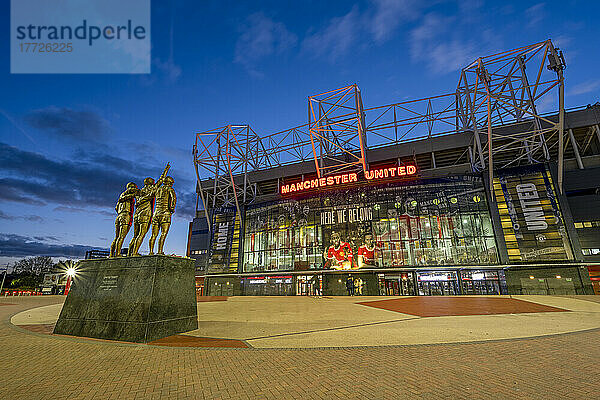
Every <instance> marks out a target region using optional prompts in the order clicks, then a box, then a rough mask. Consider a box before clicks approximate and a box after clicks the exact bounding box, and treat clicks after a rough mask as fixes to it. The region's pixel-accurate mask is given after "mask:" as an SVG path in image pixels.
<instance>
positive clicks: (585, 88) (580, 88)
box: [569, 79, 600, 96]
mask: <svg viewBox="0 0 600 400" xmlns="http://www.w3.org/2000/svg"><path fill="white" fill-rule="evenodd" d="M598 89H600V79H593V80H588V81H585V82H581V83H578V84H577V85H575V86H573V87H572V88H571V89H570V90H569V94H570V95H572V96H577V95H580V94H586V93H590V92H595V91H597V90H598Z"/></svg>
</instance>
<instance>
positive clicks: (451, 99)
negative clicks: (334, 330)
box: [188, 40, 600, 295]
mask: <svg viewBox="0 0 600 400" xmlns="http://www.w3.org/2000/svg"><path fill="white" fill-rule="evenodd" d="M564 67H565V62H564V59H563V57H562V53H561V52H560V51H559V50H558V49H557V48H555V47H554V46H553V44H552V42H551V41H550V40H548V41H545V42H541V43H536V44H533V45H530V46H525V47H522V48H519V49H515V50H511V51H507V52H504V53H500V54H495V55H492V56H487V57H481V58H479V59H477V60H476V61H474V62H473V63H472V64H470V65H469V66H467V67H465V68H464V69H462V71H461V73H460V79H459V84H458V87H457V88H456V90H455V91H453V92H452V93H449V94H444V95H439V96H434V97H429V98H424V99H418V100H410V101H404V102H401V103H395V104H389V105H384V106H377V107H372V108H364V107H363V104H362V95H361V92H360V90H359V88H358V86H357V85H350V86H347V87H343V88H340V89H336V90H332V91H330V92H326V93H322V94H319V95H315V96H310V97H309V98H308V115H309V121H308V123H307V124H305V125H302V126H298V127H294V128H290V129H287V130H285V131H282V132H278V133H275V134H271V135H258V134H257V133H256V132H254V130H253V129H252V128H251V127H250V126H249V125H227V126H225V127H222V128H219V129H215V130H212V131H206V132H201V133H198V134H197V135H196V143H195V145H194V156H195V167H196V172H197V175H198V184H197V194H198V201H197V207H196V217H195V218H194V220H193V221H192V222H191V223H190V228H189V238H188V256H190V257H192V258H195V259H196V268H197V274H196V275H197V278H196V280H197V286H198V287H199V288H200V290H201V291H202V293H203V294H205V295H346V294H348V293H349V292H350V290H353V291H354V294H357V295H361V294H362V295H469V294H594V292H595V293H596V294H600V288H599V286H598V283H599V282H600V128H599V124H600V105H599V104H595V105H588V106H584V107H579V108H576V109H567V110H566V109H565V107H564V77H563V70H564ZM540 104H542V105H546V107H548V104H551V105H552V104H553V106H552V107H551V108H550V110H553V111H550V112H542V111H543V110H541V109H539V107H540Z"/></svg>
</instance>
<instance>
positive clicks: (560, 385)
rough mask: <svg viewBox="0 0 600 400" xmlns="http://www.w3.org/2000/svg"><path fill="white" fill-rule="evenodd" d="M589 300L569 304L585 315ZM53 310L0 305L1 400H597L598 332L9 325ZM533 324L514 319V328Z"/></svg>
mask: <svg viewBox="0 0 600 400" xmlns="http://www.w3.org/2000/svg"><path fill="white" fill-rule="evenodd" d="M566 300H572V299H566ZM594 300H596V299H595V298H586V299H581V300H578V301H579V302H580V303H581V304H582V305H581V307H585V306H586V304H588V305H589V306H590V307H592V306H597V304H594V303H592V301H594ZM63 301H64V298H61V297H55V296H48V297H30V298H29V297H20V298H2V299H0V303H1V304H2V305H0V319H1V321H2V322H1V324H0V338H1V339H0V343H1V345H0V377H1V382H2V387H1V391H0V398H3V399H19V398H35V399H63V398H65V399H66V398H71V399H74V398H77V399H79V398H89V399H92V398H103V399H104V398H114V399H135V398H140V399H142V398H143V399H145V398H191V399H263V398H267V399H336V398H344V399H364V398H369V399H398V398H400V399H402V398H424V399H429V398H484V399H499V398H528V399H529V398H535V399H554V398H573V399H584V398H586V399H588V398H600V391H599V388H598V381H597V369H598V365H599V360H600V350H599V346H598V340H599V339H600V330H599V329H597V328H595V329H587V330H584V331H579V332H574V333H567V334H560V335H550V336H545V337H533V338H525V339H510V340H495V341H487V342H481V341H480V342H472V343H451V344H432V345H406V346H374V347H353V348H350V347H339V348H313V349H309V348H301V349H300V348H299V349H264V348H263V349H257V348H198V347H163V346H151V345H134V344H127V343H114V342H107V341H100V340H92V339H84V338H70V337H60V336H54V335H48V334H42V333H35V332H31V331H30V330H25V329H22V328H18V327H15V326H14V325H11V324H10V322H9V321H10V317H11V316H12V315H14V314H16V313H19V312H20V311H23V310H27V309H33V308H35V307H40V306H46V305H50V304H58V303H62V302H63ZM289 301H291V300H289ZM557 301H558V300H557ZM220 303H221V304H224V303H227V302H220ZM200 304H201V303H200ZM215 304H216V303H215ZM348 304H349V306H350V305H351V303H348ZM566 304H570V303H566ZM199 307H200V306H199ZM339 307H342V305H340V306H339ZM355 307H364V306H355ZM590 309H592V308H590ZM382 312H383V311H382ZM386 312H390V311H386ZM26 314H27V313H25V317H26V316H27V315H26ZM547 314H576V313H574V312H573V313H572V312H570V311H567V312H555V313H547ZM582 315H584V316H587V317H588V318H595V319H597V317H598V315H599V314H595V312H591V311H590V312H587V314H585V313H584V314H582ZM534 317H535V316H534V315H533V314H522V318H525V319H523V321H527V318H534ZM454 318H471V317H454ZM482 318H483V317H482ZM488 318H489V317H488ZM200 319H201V320H202V317H200ZM432 319H433V318H430V320H432ZM464 321H468V320H464ZM531 321H534V322H535V321H536V320H535V319H531ZM337 334H339V335H344V334H345V333H344V329H338V330H337ZM222 337H226V335H223V336H222Z"/></svg>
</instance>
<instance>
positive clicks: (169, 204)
mask: <svg viewBox="0 0 600 400" xmlns="http://www.w3.org/2000/svg"><path fill="white" fill-rule="evenodd" d="M170 167H171V166H170V165H169V164H167V166H166V167H165V169H164V171H163V173H162V175H161V176H160V178H158V180H157V181H156V182H155V181H154V179H153V178H150V177H148V178H146V179H144V186H143V187H142V188H141V189H138V187H137V185H136V184H135V183H133V182H129V183H128V184H127V187H126V190H125V191H124V192H123V193H121V195H120V196H119V200H118V201H117V205H116V207H115V210H116V212H117V219H116V220H115V239H114V240H113V242H112V244H111V246H110V256H111V257H120V256H121V247H122V246H123V241H124V240H125V237H126V236H127V233H129V229H130V228H131V225H132V224H133V238H132V239H131V242H130V243H129V251H128V254H127V255H128V256H139V255H140V254H139V249H140V246H141V245H142V242H143V241H144V237H145V236H146V233H148V229H149V228H150V224H152V234H151V235H150V243H149V244H150V252H149V254H151V255H152V254H154V243H155V241H156V238H157V237H158V235H159V234H160V237H159V238H158V254H164V251H163V247H164V244H165V239H166V238H167V234H168V233H169V228H170V226H171V214H173V213H174V212H175V205H176V203H177V197H176V195H175V190H174V189H173V183H174V180H173V178H171V177H170V176H167V172H168V171H169V168H170ZM155 203H156V206H155ZM134 205H135V212H134ZM132 214H133V215H132Z"/></svg>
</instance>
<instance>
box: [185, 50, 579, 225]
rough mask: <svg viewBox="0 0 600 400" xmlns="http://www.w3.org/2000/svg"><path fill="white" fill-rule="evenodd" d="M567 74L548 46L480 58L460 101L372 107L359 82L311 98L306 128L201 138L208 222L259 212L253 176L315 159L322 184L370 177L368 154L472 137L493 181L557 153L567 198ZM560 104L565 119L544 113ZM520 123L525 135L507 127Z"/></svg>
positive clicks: (452, 96)
mask: <svg viewBox="0 0 600 400" xmlns="http://www.w3.org/2000/svg"><path fill="white" fill-rule="evenodd" d="M564 68H565V62H564V58H563V56H562V52H560V50H559V49H558V48H555V47H554V45H553V44H552V41H551V40H550V39H548V40H546V41H543V42H540V43H535V44H531V45H529V46H524V47H520V48H517V49H513V50H509V51H505V52H502V53H498V54H494V55H490V56H485V57H479V58H478V59H476V60H475V61H473V62H472V63H471V64H469V65H468V66H466V67H465V68H463V69H462V70H461V72H460V78H459V82H458V86H457V88H456V91H455V92H454V93H448V94H442V95H438V96H432V97H426V98H423V99H417V100H408V101H403V102H399V103H394V104H389V105H384V106H377V107H372V108H367V109H365V108H363V104H362V98H361V92H360V89H359V87H358V85H357V84H353V85H349V86H345V87H342V88H339V89H336V90H332V91H328V92H325V93H321V94H318V95H313V96H309V97H308V123H307V124H305V125H300V126H297V127H294V128H290V129H286V130H284V131H281V132H276V133H273V134H270V135H258V134H257V133H256V132H254V130H252V128H251V127H250V126H249V125H227V126H224V127H222V128H218V129H214V130H211V131H205V132H199V133H197V134H196V141H195V144H194V147H193V155H194V164H195V168H196V174H197V178H198V184H197V191H198V194H199V197H200V199H201V200H202V205H203V208H204V211H205V213H206V216H207V218H208V210H209V209H212V208H215V207H219V206H233V205H235V207H236V208H237V210H238V215H240V213H239V211H240V202H242V203H243V204H249V203H251V202H252V201H254V199H255V198H256V195H257V187H256V184H255V183H252V182H250V180H249V177H248V173H249V172H251V171H259V170H265V169H269V168H274V167H278V166H283V165H288V164H293V163H299V162H304V161H312V162H314V165H315V172H316V173H317V175H318V176H319V177H321V176H326V175H328V174H333V173H338V172H340V171H346V170H354V171H358V172H360V171H364V170H367V169H368V160H367V149H368V148H371V149H372V148H377V147H385V146H390V145H395V144H401V143H406V142H410V141H414V140H419V139H433V138H435V137H438V136H442V135H451V134H456V133H468V134H471V135H472V137H473V139H472V142H471V145H470V146H469V147H468V148H467V149H466V152H467V153H468V154H463V155H461V158H462V157H465V158H466V159H468V160H469V162H470V164H471V167H472V169H473V170H474V171H483V170H486V169H487V172H488V174H489V179H490V182H493V177H494V169H497V168H504V167H509V166H513V165H523V164H533V163H537V162H543V161H549V160H551V158H552V157H551V155H552V154H555V155H556V157H557V161H558V166H559V169H558V171H559V172H558V174H559V176H558V185H559V188H560V190H561V191H562V180H563V158H564V151H565V145H564V133H565V130H564V112H565V110H564V77H563V70H564ZM552 95H554V96H556V97H554V98H553V97H552ZM554 102H556V103H558V118H557V120H556V121H555V120H553V119H552V118H550V117H548V116H546V115H544V114H542V113H541V112H540V110H539V109H538V108H539V106H540V104H548V103H550V104H553V103H554ZM552 107H554V108H553V110H556V108H555V107H556V106H554V105H553V106H552ZM555 112H556V111H555ZM555 119H556V118H555ZM511 125H518V129H512V130H511V129H506V128H507V127H510V126H511ZM367 139H368V143H367ZM570 142H571V143H572V146H573V147H574V150H575V153H576V155H577V145H576V144H575V143H574V142H573V140H571V141H570ZM433 165H434V167H435V159H434V160H433ZM201 175H202V176H201ZM202 177H204V178H205V182H204V185H203V184H202ZM208 182H209V183H210V185H208V184H207V183H208ZM209 186H210V187H209Z"/></svg>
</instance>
